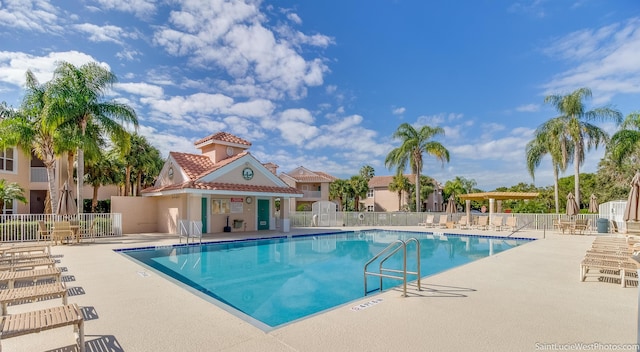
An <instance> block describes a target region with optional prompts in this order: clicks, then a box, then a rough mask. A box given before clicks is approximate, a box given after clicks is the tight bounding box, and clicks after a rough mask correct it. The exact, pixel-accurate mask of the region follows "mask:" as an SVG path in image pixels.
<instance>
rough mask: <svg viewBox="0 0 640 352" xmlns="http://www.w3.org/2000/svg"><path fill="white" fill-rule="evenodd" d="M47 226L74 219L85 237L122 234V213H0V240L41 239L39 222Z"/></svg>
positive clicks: (27, 240)
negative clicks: (65, 214)
mask: <svg viewBox="0 0 640 352" xmlns="http://www.w3.org/2000/svg"><path fill="white" fill-rule="evenodd" d="M39 221H43V222H44V224H45V226H46V227H47V228H50V227H51V226H52V225H53V222H54V221H72V222H76V223H77V224H78V226H79V230H78V233H79V234H80V235H81V236H82V238H83V239H93V238H101V237H115V236H122V214H120V213H86V214H76V215H70V216H62V215H54V214H11V215H0V242H30V241H37V240H38V239H39V234H38V232H39V227H38V222H39Z"/></svg>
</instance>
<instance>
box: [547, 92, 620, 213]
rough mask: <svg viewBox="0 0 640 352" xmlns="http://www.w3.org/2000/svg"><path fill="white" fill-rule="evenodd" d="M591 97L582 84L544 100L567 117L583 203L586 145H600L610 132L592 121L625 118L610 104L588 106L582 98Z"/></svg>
mask: <svg viewBox="0 0 640 352" xmlns="http://www.w3.org/2000/svg"><path fill="white" fill-rule="evenodd" d="M588 98H591V90H590V89H589V88H579V89H577V90H575V91H574V92H572V93H569V94H567V95H558V94H553V95H548V96H546V97H545V98H544V102H545V103H547V104H551V105H553V107H554V108H555V109H556V110H557V111H558V112H559V113H560V115H561V116H562V117H564V118H565V119H564V121H565V128H566V130H567V134H568V136H569V137H570V138H571V140H572V141H573V144H574V147H575V150H574V154H573V167H574V170H575V175H574V178H575V198H576V203H578V204H580V165H582V163H583V162H584V154H585V147H586V149H587V150H590V149H591V147H595V148H597V147H598V145H600V143H606V142H607V141H608V139H609V136H608V135H607V133H606V132H605V131H604V130H602V129H600V128H599V127H598V126H595V125H593V124H591V123H590V122H591V121H595V120H603V121H606V120H613V121H615V122H616V123H617V124H619V123H620V122H621V121H622V114H621V113H620V112H619V111H617V110H615V109H612V108H609V107H599V108H595V109H593V110H588V111H587V110H586V106H585V104H584V102H583V100H585V99H588Z"/></svg>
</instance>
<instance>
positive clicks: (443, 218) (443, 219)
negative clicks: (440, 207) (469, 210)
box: [438, 215, 449, 229]
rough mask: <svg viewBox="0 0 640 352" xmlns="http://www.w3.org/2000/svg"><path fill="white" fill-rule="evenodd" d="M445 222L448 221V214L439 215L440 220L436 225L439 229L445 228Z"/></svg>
mask: <svg viewBox="0 0 640 352" xmlns="http://www.w3.org/2000/svg"><path fill="white" fill-rule="evenodd" d="M447 222H449V215H440V221H438V227H439V228H441V229H446V228H447Z"/></svg>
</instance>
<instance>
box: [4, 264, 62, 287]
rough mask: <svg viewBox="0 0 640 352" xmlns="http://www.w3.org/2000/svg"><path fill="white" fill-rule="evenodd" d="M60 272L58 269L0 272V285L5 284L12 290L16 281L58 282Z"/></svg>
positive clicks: (60, 275)
mask: <svg viewBox="0 0 640 352" xmlns="http://www.w3.org/2000/svg"><path fill="white" fill-rule="evenodd" d="M61 277H62V271H61V270H60V269H59V268H48V269H37V270H23V271H4V272H0V284H5V283H6V284H7V287H8V288H14V285H15V282H16V281H24V280H33V281H34V282H35V281H37V280H38V279H46V278H54V279H56V281H57V282H60V281H61V280H60V279H61Z"/></svg>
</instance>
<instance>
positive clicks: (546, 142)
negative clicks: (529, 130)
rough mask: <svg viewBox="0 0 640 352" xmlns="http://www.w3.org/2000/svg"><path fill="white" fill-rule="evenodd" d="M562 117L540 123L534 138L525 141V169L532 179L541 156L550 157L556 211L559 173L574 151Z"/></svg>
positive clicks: (558, 205)
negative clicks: (527, 141)
mask: <svg viewBox="0 0 640 352" xmlns="http://www.w3.org/2000/svg"><path fill="white" fill-rule="evenodd" d="M564 119H565V118H563V117H556V118H553V119H551V120H549V121H547V122H545V123H543V124H542V125H540V126H539V127H538V128H537V129H536V132H535V135H534V139H533V140H531V141H530V142H529V143H527V147H526V156H527V169H528V171H529V174H530V175H531V178H532V179H534V180H535V175H534V172H535V169H536V168H537V167H539V166H540V163H541V162H542V159H543V157H544V156H545V155H549V156H550V157H551V163H552V167H553V181H554V184H553V188H554V200H555V206H556V213H559V212H560V196H559V187H558V180H559V177H560V175H559V174H560V171H562V172H564V171H565V170H566V169H567V165H568V164H569V159H570V158H571V157H573V153H574V148H573V142H572V141H571V139H570V137H569V135H568V134H567V130H565V128H564V126H565V121H564Z"/></svg>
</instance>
